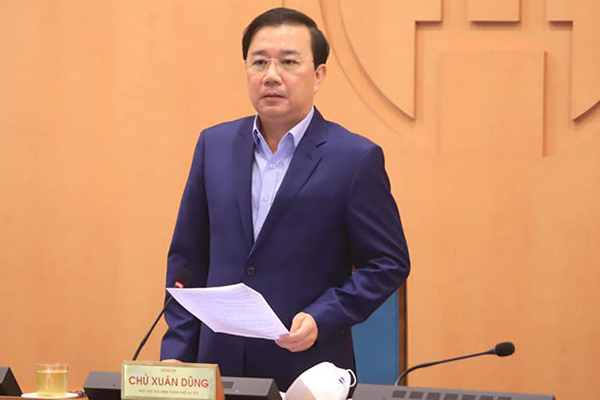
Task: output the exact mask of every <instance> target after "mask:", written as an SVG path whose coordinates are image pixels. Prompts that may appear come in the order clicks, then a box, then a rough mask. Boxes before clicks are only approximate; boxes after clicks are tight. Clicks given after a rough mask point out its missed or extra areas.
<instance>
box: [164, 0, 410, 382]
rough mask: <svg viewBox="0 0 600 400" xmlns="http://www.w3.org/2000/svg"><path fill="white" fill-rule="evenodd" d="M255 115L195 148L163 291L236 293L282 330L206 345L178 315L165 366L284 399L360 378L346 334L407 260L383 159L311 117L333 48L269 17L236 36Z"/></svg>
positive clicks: (311, 26) (392, 284)
mask: <svg viewBox="0 0 600 400" xmlns="http://www.w3.org/2000/svg"><path fill="white" fill-rule="evenodd" d="M242 48H243V49H242V50H243V57H244V60H245V61H246V72H247V81H248V91H249V93H250V100H251V102H252V105H253V106H254V108H255V109H256V111H257V115H256V116H254V117H247V118H242V119H239V120H236V121H231V122H227V123H224V124H221V125H217V126H214V127H212V128H209V129H206V130H205V131H203V132H202V134H201V135H200V139H199V140H198V144H197V147H196V150H195V153H194V159H193V162H192V167H191V171H190V175H189V178H188V182H187V185H186V188H185V191H184V194H183V198H182V201H181V206H180V209H179V215H178V218H177V224H176V227H175V232H174V236H173V241H172V244H171V248H170V250H169V256H168V269H167V286H172V285H173V283H174V279H175V276H176V275H177V273H178V272H179V271H180V270H181V269H182V268H189V269H190V270H192V271H193V278H192V282H191V283H190V284H189V286H190V287H210V286H221V285H229V284H234V283H239V282H244V283H245V284H246V285H248V286H250V287H252V288H254V289H256V290H258V291H259V292H260V293H262V294H263V296H264V297H265V299H266V300H267V302H268V303H269V304H270V305H271V307H272V308H273V309H274V311H275V313H276V314H277V315H278V316H279V317H280V318H281V320H282V321H283V323H284V324H286V325H287V326H288V327H289V328H290V333H289V335H284V336H282V337H280V338H279V339H278V340H277V341H271V340H264V339H254V338H245V337H239V336H232V335H226V334H219V333H215V332H212V331H211V330H210V329H209V328H208V327H207V326H205V325H202V324H201V323H200V321H198V320H197V319H195V318H194V317H193V316H191V315H190V314H189V313H187V312H186V311H185V310H184V309H183V308H181V307H180V306H179V305H176V304H173V305H172V307H169V308H168V309H167V311H166V313H165V318H166V320H167V323H168V325H169V328H168V330H167V332H166V333H165V335H164V337H163V341H162V350H161V359H163V360H170V361H176V360H179V361H188V362H204V363H217V364H219V367H220V369H221V373H222V374H223V375H229V376H252V377H272V378H275V380H276V382H277V384H278V386H279V388H280V389H282V390H286V389H287V388H288V386H289V385H290V384H291V383H292V382H293V380H294V379H295V378H296V377H297V376H298V375H300V374H301V373H302V372H303V371H304V370H306V369H308V368H310V367H311V366H313V365H315V364H318V363H319V362H322V361H330V362H333V363H334V364H336V365H337V366H339V367H341V368H352V369H355V366H354V352H353V348H352V336H351V329H350V328H351V327H352V325H354V324H356V323H359V322H362V321H364V320H365V319H366V318H367V317H368V316H369V315H370V314H371V313H372V312H373V311H374V310H375V309H377V307H379V305H381V304H382V303H383V302H384V301H385V299H386V298H387V297H388V296H389V295H390V294H392V293H393V292H394V291H395V290H397V289H398V288H399V287H400V285H401V284H402V283H403V282H404V281H405V280H406V277H407V276H408V272H409V259H408V250H407V247H406V241H405V238H404V233H403V231H402V225H401V223H400V216H399V214H398V209H397V207H396V203H395V201H394V199H393V197H392V195H391V193H390V185H389V180H388V177H387V174H386V172H385V168H384V160H383V152H382V150H381V148H380V147H379V146H377V145H375V144H374V143H372V142H371V141H369V140H368V139H365V138H363V137H361V136H358V135H356V134H353V133H350V132H349V131H347V130H346V129H344V128H343V127H341V126H339V125H337V124H335V123H332V122H329V121H326V120H325V119H324V118H323V117H322V116H321V114H320V113H319V111H318V110H316V108H315V107H314V105H313V101H314V95H315V93H316V92H317V90H318V89H319V86H320V85H321V83H322V82H323V80H324V79H325V76H326V73H327V68H326V66H325V62H326V60H327V56H328V53H329V45H328V44H327V40H326V39H325V37H324V35H323V34H322V32H321V31H320V30H319V29H318V28H317V26H316V24H315V22H314V21H313V20H312V19H310V18H309V17H308V16H306V15H305V14H302V13H300V12H298V11H295V10H290V9H285V8H277V9H273V10H270V11H267V12H265V13H263V14H261V15H259V16H258V17H256V18H255V19H254V20H253V21H252V22H251V23H250V25H249V26H248V27H247V28H246V31H245V32H244V37H243V39H242Z"/></svg>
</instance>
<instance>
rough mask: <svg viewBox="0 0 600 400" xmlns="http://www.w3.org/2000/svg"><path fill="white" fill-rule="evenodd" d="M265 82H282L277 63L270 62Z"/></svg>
mask: <svg viewBox="0 0 600 400" xmlns="http://www.w3.org/2000/svg"><path fill="white" fill-rule="evenodd" d="M264 80H265V82H277V83H279V82H281V73H280V71H279V66H278V65H277V61H275V60H271V62H269V65H268V66H267V71H266V72H265V77H264Z"/></svg>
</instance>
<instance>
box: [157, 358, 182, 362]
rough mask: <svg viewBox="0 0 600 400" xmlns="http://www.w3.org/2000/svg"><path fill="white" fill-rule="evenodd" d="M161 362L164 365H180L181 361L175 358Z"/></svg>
mask: <svg viewBox="0 0 600 400" xmlns="http://www.w3.org/2000/svg"><path fill="white" fill-rule="evenodd" d="M161 362H164V363H180V362H181V361H179V360H178V359H176V358H167V359H166V360H162V361H161Z"/></svg>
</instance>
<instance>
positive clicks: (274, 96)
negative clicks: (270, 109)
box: [262, 93, 283, 99]
mask: <svg viewBox="0 0 600 400" xmlns="http://www.w3.org/2000/svg"><path fill="white" fill-rule="evenodd" d="M262 97H263V98H266V99H273V98H281V97H283V96H282V95H280V94H279V93H265V94H264V95H263V96H262Z"/></svg>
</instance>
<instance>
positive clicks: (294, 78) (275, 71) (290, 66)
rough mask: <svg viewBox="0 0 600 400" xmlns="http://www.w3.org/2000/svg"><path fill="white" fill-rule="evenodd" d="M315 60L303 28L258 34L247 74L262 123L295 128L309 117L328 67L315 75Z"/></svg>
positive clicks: (274, 28)
mask: <svg viewBox="0 0 600 400" xmlns="http://www.w3.org/2000/svg"><path fill="white" fill-rule="evenodd" d="M271 59H276V60H278V61H276V62H273V60H271ZM312 60H313V54H312V49H311V39H310V32H309V30H308V28H307V27H305V26H303V25H280V26H267V27H264V28H261V29H259V30H258V31H257V32H256V33H255V35H254V37H253V38H252V42H250V47H249V48H248V55H247V59H246V72H247V79H248V91H249V94H250V101H251V102H252V105H253V106H254V108H255V109H256V111H257V112H258V115H259V116H260V119H261V121H262V122H263V123H275V124H284V125H290V124H296V123H298V122H300V120H302V118H304V117H305V116H306V114H308V112H309V111H310V108H311V107H312V105H313V99H314V95H315V93H316V92H317V90H318V89H319V85H320V84H321V81H322V80H323V79H324V78H325V74H326V68H325V65H320V66H319V67H318V68H317V70H316V71H315V69H314V64H313V61H312ZM292 126H293V125H292ZM290 127H291V126H290ZM288 129H289V128H288Z"/></svg>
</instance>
